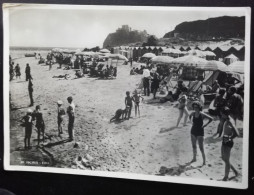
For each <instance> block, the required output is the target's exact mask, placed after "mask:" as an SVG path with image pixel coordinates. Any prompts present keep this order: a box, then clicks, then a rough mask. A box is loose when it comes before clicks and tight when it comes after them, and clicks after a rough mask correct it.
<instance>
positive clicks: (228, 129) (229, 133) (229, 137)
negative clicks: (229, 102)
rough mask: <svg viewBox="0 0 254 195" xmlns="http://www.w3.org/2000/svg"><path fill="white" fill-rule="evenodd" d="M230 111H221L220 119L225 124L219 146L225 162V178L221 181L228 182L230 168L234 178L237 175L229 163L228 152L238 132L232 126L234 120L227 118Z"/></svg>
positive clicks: (226, 108)
mask: <svg viewBox="0 0 254 195" xmlns="http://www.w3.org/2000/svg"><path fill="white" fill-rule="evenodd" d="M229 114H230V109H229V108H228V107H225V108H223V109H222V110H221V117H222V118H224V119H225V123H224V125H223V137H222V146H221V157H222V160H223V161H224V162H225V176H224V178H223V179H222V180H223V181H227V180H228V175H229V171H230V168H231V169H232V170H233V172H234V173H235V176H237V175H238V172H237V170H236V169H235V167H234V166H233V165H232V164H231V163H230V161H229V159H230V152H231V149H232V147H233V145H234V142H233V139H234V138H235V137H237V136H239V132H238V130H237V128H236V127H235V125H234V120H233V119H232V118H231V117H230V116H229Z"/></svg>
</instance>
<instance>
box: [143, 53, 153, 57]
mask: <svg viewBox="0 0 254 195" xmlns="http://www.w3.org/2000/svg"><path fill="white" fill-rule="evenodd" d="M155 56H156V55H155V54H154V53H145V54H144V55H143V56H142V58H153V57H155Z"/></svg>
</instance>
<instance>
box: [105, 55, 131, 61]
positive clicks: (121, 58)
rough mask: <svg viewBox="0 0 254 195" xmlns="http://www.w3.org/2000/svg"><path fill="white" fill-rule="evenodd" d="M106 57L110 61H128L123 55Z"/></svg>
mask: <svg viewBox="0 0 254 195" xmlns="http://www.w3.org/2000/svg"><path fill="white" fill-rule="evenodd" d="M108 57H109V58H112V59H117V60H124V61H128V59H127V58H126V57H125V56H124V55H121V54H110V55H109V56H108Z"/></svg>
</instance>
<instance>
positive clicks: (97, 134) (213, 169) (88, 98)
mask: <svg viewBox="0 0 254 195" xmlns="http://www.w3.org/2000/svg"><path fill="white" fill-rule="evenodd" d="M14 62H15V65H16V64H17V63H19V64H20V67H21V74H22V75H21V79H16V78H15V79H14V80H13V81H11V82H10V94H11V104H12V110H11V111H10V125H11V126H10V156H11V164H12V165H22V163H24V162H25V161H30V162H32V161H34V162H37V164H34V165H36V166H50V167H61V168H73V169H89V170H91V169H92V170H99V171H114V172H124V173H139V174H146V175H164V176H165V177H167V176H180V177H190V178H200V179H207V180H219V179H222V178H223V176H224V170H225V165H224V163H223V161H222V160H221V138H217V139H214V138H213V134H214V133H215V132H216V129H217V125H218V123H219V121H218V120H214V121H213V122H212V123H210V124H209V125H208V126H207V127H206V128H205V136H204V139H205V141H204V143H205V154H206V158H207V162H206V165H205V166H201V165H202V156H201V153H200V151H199V149H198V157H197V162H195V163H192V164H190V163H188V162H190V160H191V159H192V146H191V137H190V128H191V123H188V125H187V126H184V127H183V124H182V122H183V119H182V121H181V123H180V126H179V128H174V126H175V125H176V120H177V118H178V112H179V111H178V109H177V107H175V106H174V105H172V103H171V102H166V103H158V100H152V95H150V97H147V96H144V102H143V103H142V104H141V105H140V111H141V116H140V118H139V117H135V112H134V108H133V109H132V115H131V118H130V120H124V121H123V122H119V123H117V122H112V123H109V120H110V118H111V117H112V116H113V115H114V113H115V111H116V110H117V109H119V108H122V109H123V108H124V107H125V105H124V98H125V92H126V91H131V92H132V91H134V89H135V88H137V85H138V83H139V82H140V79H141V77H142V76H141V75H133V76H130V74H129V72H130V65H121V63H122V62H119V63H118V72H117V78H116V79H112V80H101V79H98V78H89V77H88V76H87V75H86V76H85V77H83V78H80V79H75V76H74V73H75V71H74V70H62V69H58V68H57V67H58V64H54V65H53V68H52V70H50V71H49V67H48V66H45V64H42V65H38V60H36V59H35V58H33V57H30V58H18V59H16V60H14ZM26 63H29V64H30V66H31V74H32V76H33V84H34V100H35V106H36V105H41V110H42V112H43V117H44V120H45V124H46V130H45V132H46V138H47V139H46V142H47V143H46V145H45V146H44V147H42V146H41V147H39V148H36V144H37V140H36V139H37V132H36V131H35V127H34V130H33V133H32V149H31V150H26V151H25V150H24V149H23V147H24V142H23V139H24V128H23V127H21V126H20V123H19V120H20V119H21V117H22V116H24V115H25V114H26V111H27V109H28V105H29V104H30V101H29V96H28V89H27V87H28V82H26V81H25V65H26ZM63 74H70V75H71V78H69V79H68V80H64V79H59V78H52V77H53V76H57V75H63ZM172 83H173V85H175V83H176V81H172ZM68 96H72V97H73V100H74V103H75V105H76V111H75V117H76V118H75V126H74V130H75V142H78V144H79V147H77V148H74V142H68V141H67V139H68V132H67V125H68V118H67V116H66V117H65V121H64V123H65V125H64V134H63V135H62V136H61V137H59V136H58V130H57V104H56V102H57V100H62V101H63V102H64V105H63V107H64V108H65V109H66V107H67V106H68V102H67V100H66V99H67V97H68ZM35 106H34V107H32V109H34V108H35ZM204 112H207V110H204ZM238 125H239V126H238V128H241V129H242V127H241V122H239V123H238ZM241 133H242V132H241ZM234 142H235V143H234V147H233V149H232V152H231V159H230V160H231V162H232V164H234V165H235V167H236V168H237V170H239V173H240V176H238V177H237V178H231V181H233V182H241V179H242V178H241V177H242V176H241V169H242V159H243V157H242V155H243V149H242V145H243V143H242V136H240V137H238V138H236V139H235V141H234ZM78 156H81V157H86V158H87V159H90V166H82V165H79V164H78V163H77V157H78ZM26 165H29V164H26ZM30 165H31V166H32V165H33V164H30ZM229 176H230V177H232V176H233V173H232V172H230V175H229Z"/></svg>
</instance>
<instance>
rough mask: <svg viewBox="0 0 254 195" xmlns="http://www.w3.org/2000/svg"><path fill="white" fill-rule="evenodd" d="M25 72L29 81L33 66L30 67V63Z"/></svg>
mask: <svg viewBox="0 0 254 195" xmlns="http://www.w3.org/2000/svg"><path fill="white" fill-rule="evenodd" d="M25 73H26V81H28V80H29V79H30V78H32V76H31V68H30V66H29V64H28V63H27V64H26V70H25Z"/></svg>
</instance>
